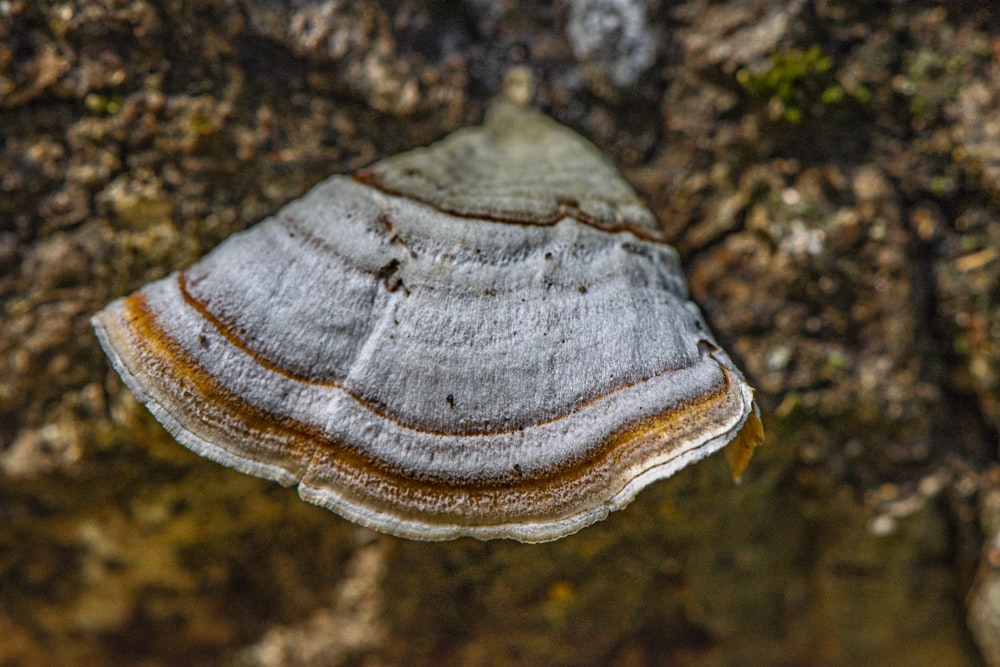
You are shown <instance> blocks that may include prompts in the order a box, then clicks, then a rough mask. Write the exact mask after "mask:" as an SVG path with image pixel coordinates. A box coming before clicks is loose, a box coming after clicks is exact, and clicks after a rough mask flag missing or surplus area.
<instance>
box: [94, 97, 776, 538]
mask: <svg viewBox="0 0 1000 667" xmlns="http://www.w3.org/2000/svg"><path fill="white" fill-rule="evenodd" d="M93 325H94V328H95V330H96V332H97V336H98V338H99V339H100V342H101V345H102V346H103V348H104V350H105V352H106V353H107V355H108V357H109V358H110V359H111V363H112V364H113V365H114V368H115V370H117V371H118V373H119V374H120V375H121V377H122V379H123V380H124V381H125V384H126V385H128V387H129V388H130V389H131V390H132V391H133V392H134V393H135V395H136V396H137V397H138V399H139V400H140V401H141V402H143V403H144V404H145V405H146V407H147V408H148V409H149V410H150V411H151V412H152V413H153V415H154V416H155V417H156V418H157V419H158V420H159V421H160V423H162V424H163V426H164V427H165V428H166V429H167V430H168V431H169V432H170V433H171V434H172V435H173V436H174V437H175V438H176V439H177V440H178V441H180V442H181V443H182V444H183V445H185V446H187V447H188V448H190V449H192V450H194V451H195V452H197V453H198V454H200V455H202V456H204V457H207V458H209V459H212V460H214V461H217V462H219V463H222V464H223V465H226V466H230V467H232V468H235V469H236V470H239V471H241V472H244V473H247V474H250V475H255V476H258V477H263V478H266V479H270V480H274V481H276V482H279V483H281V484H283V485H298V490H299V494H300V495H301V497H302V498H303V499H305V500H307V501H309V502H312V503H315V504H317V505H321V506H323V507H326V508H328V509H330V510H333V511H334V512H336V513H338V514H340V515H342V516H344V517H346V518H348V519H350V520H352V521H355V522H357V523H359V524H361V525H364V526H368V527H370V528H373V529H376V530H379V531H383V532H387V533H391V534H393V535H397V536H401V537H407V538H413V539H420V540H446V539H452V538H456V537H459V536H472V537H476V538H480V539H489V538H513V539H517V540H522V541H526V542H541V541H546V540H553V539H557V538H559V537H563V536H565V535H568V534H570V533H573V532H576V531H577V530H579V529H581V528H583V527H585V526H587V525H589V524H591V523H593V522H595V521H598V520H600V519H603V518H604V517H605V516H606V515H607V514H608V512H610V511H612V510H617V509H621V508H622V507H624V506H625V505H627V504H628V503H629V502H630V501H631V500H632V499H633V498H634V497H635V495H636V494H637V493H638V492H639V491H640V490H641V489H642V488H644V487H645V486H647V485H648V484H650V483H652V482H654V481H656V480H658V479H662V478H665V477H669V476H670V475H672V474H673V473H675V472H676V471H678V470H680V469H681V468H683V467H685V466H687V465H688V464H690V463H693V462H695V461H697V460H699V459H702V458H704V457H705V456H707V455H709V454H711V453H713V452H715V451H718V450H719V449H722V448H723V447H724V446H726V445H727V444H729V445H730V447H729V450H728V452H727V453H728V454H730V461H731V463H732V464H733V471H734V475H738V474H739V473H740V471H741V470H742V468H743V467H744V466H745V465H746V463H747V460H748V459H749V456H750V453H752V451H753V448H754V447H755V446H756V445H758V444H759V443H760V442H761V441H762V439H763V431H762V428H761V424H760V419H759V417H758V413H757V408H756V405H755V404H754V400H753V390H752V389H751V388H750V387H749V386H748V384H747V383H746V381H745V380H744V378H743V376H742V375H741V373H740V372H739V370H737V368H736V367H735V365H734V364H733V362H732V361H731V360H730V358H729V357H728V356H727V354H726V353H725V352H724V351H723V350H722V349H721V348H720V347H719V345H718V344H717V343H716V342H715V340H714V339H713V337H712V334H711V333H710V332H709V330H708V327H707V325H706V324H705V321H704V319H703V318H702V315H701V313H700V312H699V310H698V308H697V307H696V306H695V305H694V304H693V303H692V302H691V301H690V300H689V298H688V293H687V284H686V282H685V279H684V276H683V274H682V273H681V269H680V266H679V261H678V257H677V253H676V251H675V250H674V249H673V248H672V247H670V246H669V245H667V244H666V243H665V242H664V240H663V237H662V231H661V229H660V226H659V225H658V223H657V221H656V219H655V218H654V217H653V215H652V213H650V211H649V210H648V209H646V208H645V207H644V206H643V204H642V202H641V201H640V200H639V198H638V197H637V196H636V194H635V192H634V191H633V189H632V188H631V187H630V186H629V185H628V183H626V182H625V180H624V179H623V178H622V177H621V175H619V174H618V172H617V171H616V170H615V168H614V167H613V166H612V165H611V164H610V163H609V162H608V161H607V160H606V159H605V158H604V157H603V156H601V155H600V154H599V152H598V151H597V150H596V148H595V147H594V146H593V145H591V144H590V143H589V142H588V141H586V140H585V139H583V138H582V137H580V136H579V135H577V134H575V133H574V132H573V131H571V130H570V129H568V128H566V127H564V126H562V125H560V124H558V123H556V122H555V121H553V120H552V119H550V118H549V117H547V116H545V115H544V114H543V113H541V112H540V111H538V110H536V109H533V108H531V107H529V106H527V105H524V104H518V103H516V102H515V101H512V100H511V99H503V98H501V99H500V100H498V101H497V102H495V103H494V104H493V106H492V107H491V108H490V110H489V112H488V114H487V117H486V119H485V122H484V124H483V125H482V126H479V127H474V128H466V129H462V130H459V131H457V132H455V133H454V134H452V135H450V136H448V137H446V138H445V139H443V140H441V141H440V142H438V143H436V144H434V145H432V146H430V147H428V148H422V149H417V150H413V151H410V152H407V153H403V154H401V155H398V156H395V157H391V158H388V159H385V160H382V161H380V162H377V163H375V164H374V165H372V166H370V167H369V168H367V169H364V170H362V171H360V172H358V173H356V174H354V175H353V176H333V177H332V178H329V179H328V180H326V181H323V182H322V183H320V184H319V185H317V186H315V187H314V188H313V189H312V190H311V191H310V192H309V193H307V194H306V195H305V196H303V197H302V198H300V199H298V200H296V201H293V202H291V203H290V204H288V205H287V206H285V207H284V208H283V209H281V210H280V211H279V212H278V213H276V214H275V215H274V216H272V217H270V218H268V219H266V220H264V221H263V222H261V223H259V224H257V225H256V226H254V227H252V228H250V229H248V230H247V231H244V232H242V233H239V234H236V235H234V236H232V237H231V238H229V239H227V240H226V241H225V242H223V243H222V244H221V245H220V246H219V247H217V248H216V249H215V250H213V251H212V252H211V253H209V254H208V255H206V256H205V257H204V258H202V259H201V260H200V261H198V262H197V263H195V264H194V265H193V266H190V267H188V268H187V269H184V270H183V271H178V272H176V273H173V274H171V275H169V276H167V277H166V278H163V279H161V280H159V281H156V282H153V283H151V284H149V285H147V286H145V287H143V288H142V289H141V290H139V291H138V292H136V293H134V294H132V295H131V296H127V297H124V298H121V299H118V300H116V301H114V302H113V303H111V304H109V305H108V306H107V307H106V308H105V309H104V310H102V311H101V312H99V313H97V314H96V315H95V316H94V318H93Z"/></svg>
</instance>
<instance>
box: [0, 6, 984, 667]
mask: <svg viewBox="0 0 1000 667" xmlns="http://www.w3.org/2000/svg"><path fill="white" fill-rule="evenodd" d="M515 65H522V66H527V67H528V68H530V69H531V70H532V71H533V72H534V75H535V77H536V83H537V96H536V100H537V104H538V105H539V106H540V107H541V108H543V109H544V110H545V111H546V112H548V113H550V114H551V115H553V116H554V117H555V118H556V119H558V120H559V121H561V122H563V123H565V124H567V125H569V126H571V127H572V128H574V129H575V130H577V131H578V132H579V133H581V134H582V135H584V136H586V137H587V138H589V139H590V140H591V141H593V142H594V143H595V144H596V145H597V146H598V147H599V148H600V149H601V150H602V152H604V153H605V154H606V155H608V156H609V158H610V159H611V160H612V161H614V162H615V163H616V164H617V165H618V166H619V167H621V169H622V170H623V172H624V173H625V175H626V177H627V178H628V179H629V180H630V181H631V182H632V183H633V184H634V185H635V186H636V188H637V190H638V191H639V192H640V193H641V194H642V196H643V197H644V198H645V199H646V201H647V202H648V204H649V206H650V208H651V209H652V210H653V212H654V213H655V214H656V215H657V217H658V218H659V219H660V220H661V221H662V222H663V224H664V226H665V228H666V229H667V231H668V233H669V235H670V237H671V239H672V242H673V243H674V244H675V245H676V247H677V248H678V250H679V251H680V253H681V257H682V260H683V263H684V266H685V267H686V270H687V273H688V277H689V279H690V283H691V288H692V292H693V296H694V298H695V300H696V301H697V302H698V303H699V304H700V305H701V306H702V308H703V310H704V311H705V314H706V316H707V317H708V319H709V321H710V322H711V324H712V326H713V328H714V330H715V332H716V334H717V337H718V338H719V340H720V341H721V342H722V343H723V344H724V345H725V347H726V348H727V349H728V350H729V351H730V352H731V353H732V355H733V357H734V358H735V359H737V362H738V363H739V364H740V366H741V367H742V368H743V369H744V370H745V371H746V373H747V375H748V377H749V379H750V381H751V383H752V384H754V385H755V386H756V387H757V390H758V394H757V395H758V400H759V402H760V404H761V407H762V410H763V413H764V424H765V431H766V434H767V440H766V444H765V446H764V447H763V448H761V449H759V450H758V452H757V455H756V456H755V458H754V460H753V461H752V463H751V466H750V468H749V470H748V471H747V472H746V474H745V475H744V477H743V482H742V484H740V485H734V484H733V482H732V480H731V479H730V478H729V475H728V470H727V467H726V464H725V461H724V460H723V459H722V457H713V458H711V459H709V460H706V461H704V462H703V463H701V464H699V465H697V466H694V467H691V468H688V469H686V470H684V471H682V472H681V473H680V474H678V475H677V476H675V477H674V478H672V479H670V480H667V481H665V482H661V483H658V484H656V485H654V486H653V487H651V488H649V489H647V490H646V491H644V492H643V493H642V494H641V495H640V496H639V498H638V499H637V500H636V502H635V503H633V505H632V506H631V507H629V508H628V509H627V510H625V511H624V512H619V513H616V514H614V515H612V516H611V517H610V518H609V519H608V520H606V521H605V522H603V523H601V524H598V525H596V526H594V527H591V528H588V529H586V530H584V531H583V532H581V533H579V534H577V535H575V536H572V537H569V538H566V539H564V540H561V541H558V542H555V543H551V544H546V545H539V546H528V545H521V544H516V543H510V542H491V543H479V542H475V541H470V540H461V541H458V542H453V543H443V544H425V543H414V542H406V541H401V540H396V539H393V538H389V537H383V536H378V535H376V534H374V533H371V532H369V531H366V530H364V529H360V528H357V527H355V526H353V525H352V524H349V523H347V522H345V521H343V520H342V519H340V518H339V517H337V516H335V515H333V514H331V513H329V512H327V511H325V510H322V509H319V508H316V507H312V506H310V505H307V504H305V503H303V502H301V501H299V500H298V498H297V496H296V494H295V492H294V490H290V489H282V488H280V487H278V486H277V485H274V484H271V483H268V482H264V481H261V480H257V479H252V478H249V477H246V476H243V475H241V474H239V473H236V472H234V471H231V470H229V469H226V468H223V467H221V466H219V465H216V464H214V463H211V462H209V461H205V460H203V459H200V458H198V457H197V456H196V455H194V454H192V453H190V452H189V451H188V450H186V449H185V448H183V447H182V446H180V445H178V444H176V443H175V442H174V441H173V440H172V439H171V438H170V437H169V436H168V435H166V433H165V432H164V431H163V430H162V428H160V426H159V425H158V424H157V423H156V422H155V421H154V420H153V419H152V417H150V415H149V414H148V413H147V412H146V411H145V409H143V408H142V407H141V406H139V405H138V404H137V402H136V401H135V399H134V398H133V397H132V396H131V394H129V393H128V392H127V390H125V389H124V387H123V385H122V384H121V382H120V380H119V379H118V377H117V376H116V375H115V374H114V372H113V371H111V370H110V367H109V365H108V363H107V362H106V360H105V358H104V356H103V354H101V352H100V350H99V348H98V344H97V341H96V339H95V338H94V336H93V334H92V331H91V329H90V326H89V324H88V318H89V317H90V315H91V314H93V313H94V312H96V311H97V310H99V309H100V308H101V307H103V305H104V304H105V303H106V302H107V301H109V300H110V299H112V298H114V297H117V296H120V295H122V294H125V293H128V292H130V291H132V290H134V289H136V288H137V287H139V286H141V285H142V284H144V283H145V282H147V281H149V280H151V279H154V278H158V277H161V276H163V275H165V274H166V273H168V272H169V271H171V270H173V269H176V268H180V267H182V266H185V265H186V264H188V263H190V262H192V261H193V260H195V259H196V258H197V257H199V256H200V255H201V254H203V253H204V252H206V251H208V250H209V249H211V248H212V247H213V246H215V245H216V244H217V243H218V242H219V241H221V240H222V239H224V238H226V237H227V236H228V235H229V234H231V233H233V232H234V231H237V230H240V229H244V228H246V227H247V226H249V225H251V224H253V223H254V222H257V221H258V220H260V219H261V218H263V217H265V216H267V215H269V214H270V213H272V212H274V211H275V210H277V209H278V208H279V207H280V206H281V205H282V204H284V203H286V202H287V201H289V200H291V199H293V198H295V197H297V196H299V195H301V194H302V193H304V192H305V191H306V190H307V189H308V188H309V187H310V186H312V185H313V184H315V183H317V182H318V181H320V180H322V179H324V178H325V177H327V176H329V175H330V174H333V173H337V172H347V171H352V170H355V169H357V168H360V167H362V166H364V165H366V164H368V163H370V162H371V161H373V160H375V159H377V158H381V157H385V156H387V155H391V154H393V153H396V152H399V151H401V150H405V149H409V148H412V147H414V146H419V145H423V144H427V143H430V142H432V141H434V140H436V139H438V138H440V137H442V136H444V135H445V134H447V133H448V132H450V131H452V130H455V129H457V128H459V127H462V126H466V125H470V124H474V123H477V122H479V120H480V119H481V118H482V114H483V111H484V109H485V107H486V105H487V104H488V102H489V100H490V98H491V97H492V96H493V95H495V94H496V93H497V92H498V91H499V88H500V84H501V82H502V80H503V76H504V73H505V72H506V71H507V69H508V68H510V67H511V66H515ZM0 302H2V314H0V353H2V354H0V665H4V666H7V665H10V666H17V667H21V666H25V667H28V666H35V665H39V666H41V665H84V664H88V665H119V664H120V665H148V666H155V665H175V664H176V665H181V664H183V665H218V664H231V665H329V666H341V665H345V666H348V665H364V666H381V665H473V666H490V665H557V666H573V665H613V666H622V667H632V666H643V665H785V666H791V665H875V664H878V665H887V664H895V665H930V664H935V665H969V666H973V665H992V666H998V665H1000V466H998V429H1000V14H998V13H997V12H996V11H994V10H993V9H992V8H991V7H989V5H988V3H981V2H952V3H946V4H942V3H938V2H932V1H915V2H903V1H901V0H900V1H886V2H877V3H856V2H850V1H849V0H811V1H808V0H791V1H789V2H784V3H773V2H768V1H766V0H732V1H730V2H709V1H708V0H688V1H687V2H663V3H660V2H652V1H648V2H646V1H643V0H564V1H561V2H551V3H546V2H519V1H516V0H497V1H490V0H463V1H459V0H454V1H450V2H441V1H433V0H383V1H375V0H365V1H361V2H347V1H346V0H345V1H340V0H163V1H156V2H154V1H153V0H98V1H94V0H90V1H85V0H76V1H73V0H67V1H56V0H40V1H35V0H31V1H29V0H0Z"/></svg>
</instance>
